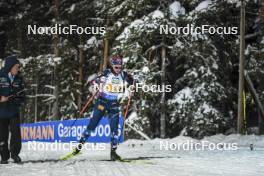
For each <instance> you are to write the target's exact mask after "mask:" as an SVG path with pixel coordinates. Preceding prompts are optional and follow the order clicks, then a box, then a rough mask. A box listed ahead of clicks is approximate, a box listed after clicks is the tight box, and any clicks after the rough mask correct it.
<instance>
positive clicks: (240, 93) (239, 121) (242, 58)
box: [237, 0, 245, 133]
mask: <svg viewBox="0 0 264 176" xmlns="http://www.w3.org/2000/svg"><path fill="white" fill-rule="evenodd" d="M244 52H245V2H244V0H241V9H240V53H239V88H238V112H237V132H238V133H242V132H243V129H242V128H243V119H244V110H243V107H244V102H243V91H244V65H245V64H244V62H245V53H244Z"/></svg>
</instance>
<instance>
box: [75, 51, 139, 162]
mask: <svg viewBox="0 0 264 176" xmlns="http://www.w3.org/2000/svg"><path fill="white" fill-rule="evenodd" d="M110 62H111V68H110V69H106V70H105V71H104V72H103V74H102V75H100V76H99V77H98V78H96V79H95V80H94V81H93V84H95V85H96V86H97V88H99V89H98V90H97V91H98V98H97V99H96V102H95V105H94V108H93V115H92V118H91V119H90V123H89V124H88V126H87V128H86V130H85V131H84V132H83V134H82V136H81V139H80V141H79V144H78V146H77V147H76V148H75V150H74V151H73V153H72V154H73V155H77V154H78V153H79V152H80V151H81V149H82V147H83V144H84V143H85V142H86V141H87V140H88V138H89V137H90V135H91V133H92V132H93V131H94V130H95V128H96V127H97V125H98V123H99V122H100V120H101V118H102V117H103V116H104V115H105V114H107V115H108V118H109V123H110V128H111V152H110V158H111V160H113V161H116V160H121V157H120V156H119V155H118V154H117V153H116V150H117V145H118V142H119V136H118V124H119V117H120V114H121V113H122V110H121V105H120V101H121V99H122V97H123V96H124V90H125V88H126V87H124V86H125V85H127V86H131V85H133V84H134V79H133V78H132V77H131V76H130V75H129V74H128V73H127V72H125V71H123V70H122V68H123V57H122V56H119V55H118V56H113V57H112V58H111V59H110Z"/></svg>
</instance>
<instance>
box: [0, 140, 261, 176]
mask: <svg viewBox="0 0 264 176" xmlns="http://www.w3.org/2000/svg"><path fill="white" fill-rule="evenodd" d="M109 150H110V149H109V148H107V150H104V151H83V153H82V154H81V155H78V156H76V157H75V158H72V159H69V160H68V161H59V158H61V157H62V156H64V155H65V154H67V153H68V152H66V151H64V152H63V151H55V152H54V151H31V150H27V145H26V144H23V150H22V152H21V157H22V158H23V160H24V161H25V163H24V164H15V163H10V164H8V165H0V176H13V175H16V176H25V175H27V176H62V175H63V176H75V175H79V176H138V175H140V176H172V175H177V176H204V175H206V176H207V175H208V176H210V175H213V176H222V175H224V176H225V175H232V176H263V175H264V168H263V166H264V149H263V148H261V147H260V148H255V150H253V151H250V150H249V148H246V147H242V148H239V150H237V151H175V150H169V151H167V150H165V151H164V150H162V151H161V150H159V145H158V143H154V142H144V145H143V146H141V145H136V146H135V147H131V146H128V145H127V144H126V143H125V144H122V145H120V147H119V149H118V153H119V154H120V155H121V156H123V157H124V158H128V159H129V158H131V159H133V158H138V157H147V159H145V160H136V161H132V162H112V161H107V160H109Z"/></svg>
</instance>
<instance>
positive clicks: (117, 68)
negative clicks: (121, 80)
mask: <svg viewBox="0 0 264 176" xmlns="http://www.w3.org/2000/svg"><path fill="white" fill-rule="evenodd" d="M113 70H114V72H115V74H119V73H120V72H121V70H122V65H113Z"/></svg>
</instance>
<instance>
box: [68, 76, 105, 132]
mask: <svg viewBox="0 0 264 176" xmlns="http://www.w3.org/2000/svg"><path fill="white" fill-rule="evenodd" d="M102 76H103V75H100V76H98V77H96V78H95V79H93V80H91V81H89V82H88V84H90V83H91V82H93V81H94V80H96V79H98V78H101V77H102ZM99 90H100V89H99V88H98V89H97V90H96V92H95V93H94V94H93V95H92V96H91V97H90V98H89V99H88V101H87V103H86V104H85V106H84V107H83V108H82V110H81V112H80V116H82V115H83V114H84V112H85V111H86V110H87V108H88V107H89V106H90V104H91V103H92V102H93V100H94V97H95V96H96V95H97V94H98V92H99ZM77 120H78V118H77V117H76V119H75V120H74V121H73V123H72V124H71V125H70V128H68V130H67V131H66V132H65V133H64V134H63V137H65V135H66V134H68V133H69V132H70V130H71V129H72V127H73V125H75V123H76V121H77Z"/></svg>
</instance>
